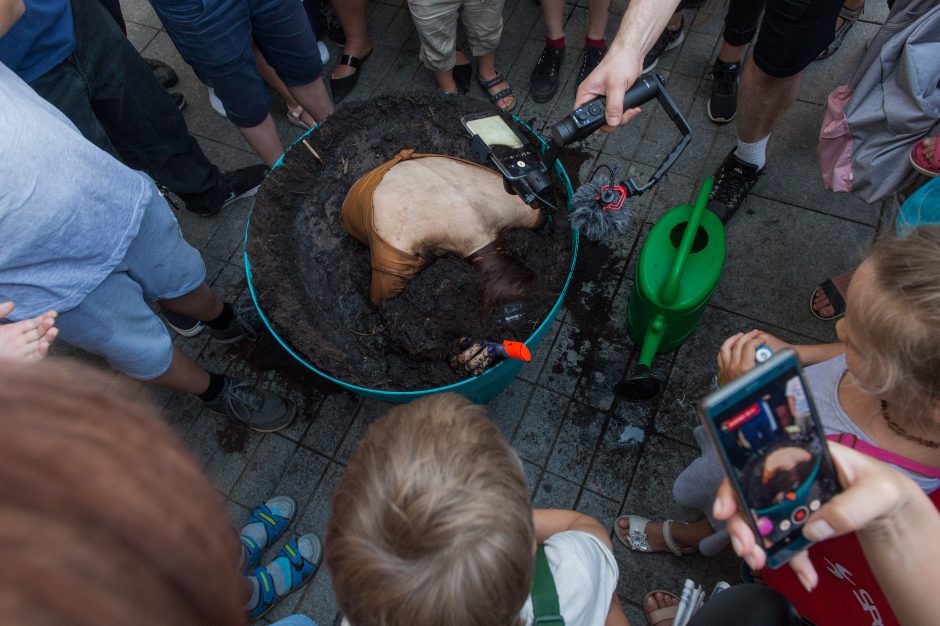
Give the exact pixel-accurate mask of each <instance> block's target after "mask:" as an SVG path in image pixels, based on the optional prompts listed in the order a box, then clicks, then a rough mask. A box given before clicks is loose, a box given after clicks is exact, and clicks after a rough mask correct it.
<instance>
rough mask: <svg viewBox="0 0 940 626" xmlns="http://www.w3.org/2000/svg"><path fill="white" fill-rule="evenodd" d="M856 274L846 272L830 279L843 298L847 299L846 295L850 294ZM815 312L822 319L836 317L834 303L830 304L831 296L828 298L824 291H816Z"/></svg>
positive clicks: (814, 295)
mask: <svg viewBox="0 0 940 626" xmlns="http://www.w3.org/2000/svg"><path fill="white" fill-rule="evenodd" d="M854 273H855V272H846V273H844V274H839V275H838V276H833V277H832V278H831V279H830V280H832V284H833V285H835V286H836V289H838V290H839V293H841V294H842V297H843V298H845V294H846V293H848V290H849V282H850V281H851V280H852V274H854ZM813 310H814V311H816V313H817V315H819V316H821V317H833V316H835V315H836V310H835V308H833V306H832V303H830V302H829V296H827V295H826V292H825V291H823V290H822V289H816V292H815V293H814V294H813Z"/></svg>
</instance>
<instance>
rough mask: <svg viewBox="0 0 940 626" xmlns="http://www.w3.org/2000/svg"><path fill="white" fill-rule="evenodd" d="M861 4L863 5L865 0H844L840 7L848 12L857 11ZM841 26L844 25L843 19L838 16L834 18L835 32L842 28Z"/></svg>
mask: <svg viewBox="0 0 940 626" xmlns="http://www.w3.org/2000/svg"><path fill="white" fill-rule="evenodd" d="M863 4H865V0H845V2H843V3H842V6H843V8H846V9H848V10H849V11H858V10H859V9H860V8H861V7H862V5H863ZM843 24H845V19H844V18H843V17H842V16H841V15H840V16H839V17H837V18H836V30H839V29H840V28H842V25H843Z"/></svg>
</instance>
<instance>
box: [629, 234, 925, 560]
mask: <svg viewBox="0 0 940 626" xmlns="http://www.w3.org/2000/svg"><path fill="white" fill-rule="evenodd" d="M846 303H847V308H846V314H845V317H844V318H842V319H841V320H839V321H838V322H837V324H836V333H837V334H838V337H839V342H838V343H834V344H824V345H791V344H788V343H786V342H783V341H781V340H780V339H778V338H776V337H774V336H773V335H770V334H769V333H766V332H763V331H759V330H752V331H750V332H748V333H738V334H736V335H734V336H732V337H729V338H728V339H727V340H725V342H724V344H723V345H722V346H721V350H720V352H719V354H718V365H719V367H720V369H721V375H722V380H723V381H724V382H728V381H730V380H733V379H735V378H737V377H739V376H740V375H742V374H743V373H744V372H746V371H748V370H750V369H751V368H753V367H754V365H755V350H756V348H757V347H759V346H761V345H766V346H769V347H770V348H771V349H772V350H774V351H779V350H781V349H783V348H792V349H794V350H795V351H796V353H797V356H798V357H799V359H800V361H801V363H802V364H803V365H804V366H805V367H806V369H805V372H804V373H805V377H806V382H807V384H808V385H809V387H810V391H811V392H812V394H813V398H814V400H815V405H816V407H817V409H818V411H819V417H820V420H821V422H822V425H823V428H824V429H825V432H826V435H827V436H828V437H829V438H830V439H837V440H838V441H840V442H841V443H844V444H846V445H851V446H852V447H854V448H855V449H856V450H858V451H860V452H864V453H866V454H868V455H869V456H872V457H874V458H877V459H880V460H883V461H885V462H887V463H888V464H889V465H892V466H893V467H895V469H897V470H899V471H901V472H903V473H905V474H907V475H908V476H909V477H910V478H912V479H913V480H914V482H916V483H917V484H918V485H919V486H920V487H921V489H923V490H924V491H925V492H926V493H931V492H933V491H934V490H935V489H937V488H938V487H940V227H938V226H929V227H927V226H925V227H921V228H919V229H917V230H914V231H913V232H912V233H910V234H908V235H907V236H905V237H903V238H896V237H890V238H887V239H883V240H880V241H878V242H876V244H875V245H874V247H873V249H872V251H871V253H870V254H869V256H868V257H867V258H866V259H865V261H863V262H862V264H861V265H860V266H859V268H858V270H857V271H856V272H855V274H854V275H853V276H852V280H851V283H850V284H849V288H848V293H847V297H846ZM803 401H804V402H805V400H803ZM695 437H696V440H697V441H698V443H699V446H700V447H701V449H702V456H701V457H699V458H698V459H696V460H695V461H693V462H692V464H691V465H689V467H688V468H686V469H685V470H684V471H683V472H682V474H680V475H679V477H678V478H677V480H676V482H675V485H674V486H673V497H674V498H675V499H676V501H677V502H678V503H680V504H682V505H684V506H688V507H693V508H699V509H701V510H702V511H703V512H704V513H705V515H706V518H705V519H702V520H699V521H698V522H694V523H691V524H685V523H681V522H678V523H673V522H672V520H667V521H665V522H658V521H650V520H647V519H646V518H644V517H640V516H639V515H624V516H622V517H620V518H619V519H618V520H617V523H616V524H615V527H614V530H615V531H616V533H617V536H618V537H619V538H620V540H621V541H622V542H623V543H624V544H626V545H627V546H629V547H630V548H632V549H634V550H638V551H641V552H659V551H665V550H667V549H668V550H670V551H672V552H673V553H675V554H676V555H681V554H684V553H688V552H695V551H697V550H701V551H702V553H704V554H715V553H717V552H718V551H719V550H721V549H722V548H723V547H724V546H725V545H726V544H727V532H726V531H725V530H724V525H723V523H720V522H716V521H715V520H714V518H713V517H712V503H713V502H714V496H715V491H716V490H717V488H718V485H719V484H720V483H721V480H722V478H723V477H724V472H723V470H722V468H721V465H720V462H719V461H718V458H717V454H716V453H715V450H714V448H713V446H712V445H711V443H710V442H709V441H708V438H707V436H706V435H705V434H704V432H703V428H702V427H698V428H697V429H696V432H695Z"/></svg>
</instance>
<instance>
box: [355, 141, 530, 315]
mask: <svg viewBox="0 0 940 626" xmlns="http://www.w3.org/2000/svg"><path fill="white" fill-rule="evenodd" d="M342 219H343V228H344V229H345V230H346V232H348V233H349V234H350V235H351V236H352V237H353V238H354V239H356V240H357V241H359V242H361V243H363V244H366V245H367V246H369V250H370V257H371V261H370V262H371V266H372V277H371V283H370V286H369V298H370V300H371V301H372V304H373V305H376V306H378V305H379V304H381V303H382V302H383V301H385V300H388V299H390V298H394V297H395V296H397V295H398V294H399V293H401V292H402V290H403V289H404V288H405V285H407V284H408V281H409V280H411V279H412V278H414V277H415V276H416V275H417V274H418V272H420V271H421V268H422V267H424V266H425V265H426V264H427V263H428V262H429V261H430V260H431V259H433V258H434V257H436V256H442V255H444V254H454V255H456V256H458V257H460V258H462V259H466V260H467V261H469V262H470V263H472V264H473V266H474V268H475V269H476V270H477V271H478V272H480V273H481V274H483V276H484V279H485V286H484V292H483V296H482V302H483V309H484V310H485V311H486V310H492V308H494V307H497V306H501V305H503V304H508V303H510V302H514V301H516V300H518V299H519V298H521V297H522V296H523V295H524V294H525V292H526V291H527V290H528V288H529V287H530V286H531V283H532V280H533V278H534V275H533V273H532V270H530V269H529V268H528V267H526V266H525V265H524V264H523V263H522V262H521V261H519V260H518V259H516V258H515V257H513V256H511V255H509V254H508V253H506V252H504V251H503V250H502V249H501V247H500V244H499V238H500V235H501V234H502V233H505V232H507V231H509V230H512V229H515V228H536V227H538V226H539V225H540V224H541V223H542V211H541V210H538V209H535V208H533V207H530V206H529V205H527V204H526V203H525V202H523V201H522V199H521V198H519V196H517V195H514V194H510V193H507V192H506V190H505V188H504V187H503V178H502V176H500V175H499V174H497V173H496V172H494V171H493V170H491V169H489V168H487V167H483V166H481V165H477V164H475V163H471V162H469V161H464V160H462V159H457V158H453V157H448V156H443V155H437V154H417V153H415V152H414V150H402V151H401V152H399V153H398V154H397V155H396V156H395V157H394V158H393V159H391V160H390V161H387V162H386V163H384V164H382V165H380V166H379V167H377V168H375V169H374V170H372V171H371V172H368V173H367V174H366V175H364V176H363V177H362V178H360V179H359V180H358V181H356V183H355V184H354V185H353V186H352V188H351V189H350V190H349V192H348V194H347V195H346V199H345V200H344V201H343V209H342Z"/></svg>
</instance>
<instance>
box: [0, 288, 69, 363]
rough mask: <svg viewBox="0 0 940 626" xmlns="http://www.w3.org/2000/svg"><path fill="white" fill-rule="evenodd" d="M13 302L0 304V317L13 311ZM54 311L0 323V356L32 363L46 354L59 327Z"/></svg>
mask: <svg viewBox="0 0 940 626" xmlns="http://www.w3.org/2000/svg"><path fill="white" fill-rule="evenodd" d="M13 308H14V304H13V303H12V302H4V303H2V304H0V319H3V318H5V317H6V316H7V315H9V314H10V313H12V312H13ZM55 318H56V312H55V311H47V312H45V313H43V314H42V315H37V316H36V317H34V318H31V319H28V320H21V321H19V322H12V323H9V324H0V358H5V359H15V360H18V361H24V362H26V363H33V362H35V361H38V360H40V359H42V358H43V357H45V356H46V354H47V353H48V352H49V346H51V345H52V342H53V341H55V338H56V336H57V335H58V334H59V329H58V328H56V327H55Z"/></svg>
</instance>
